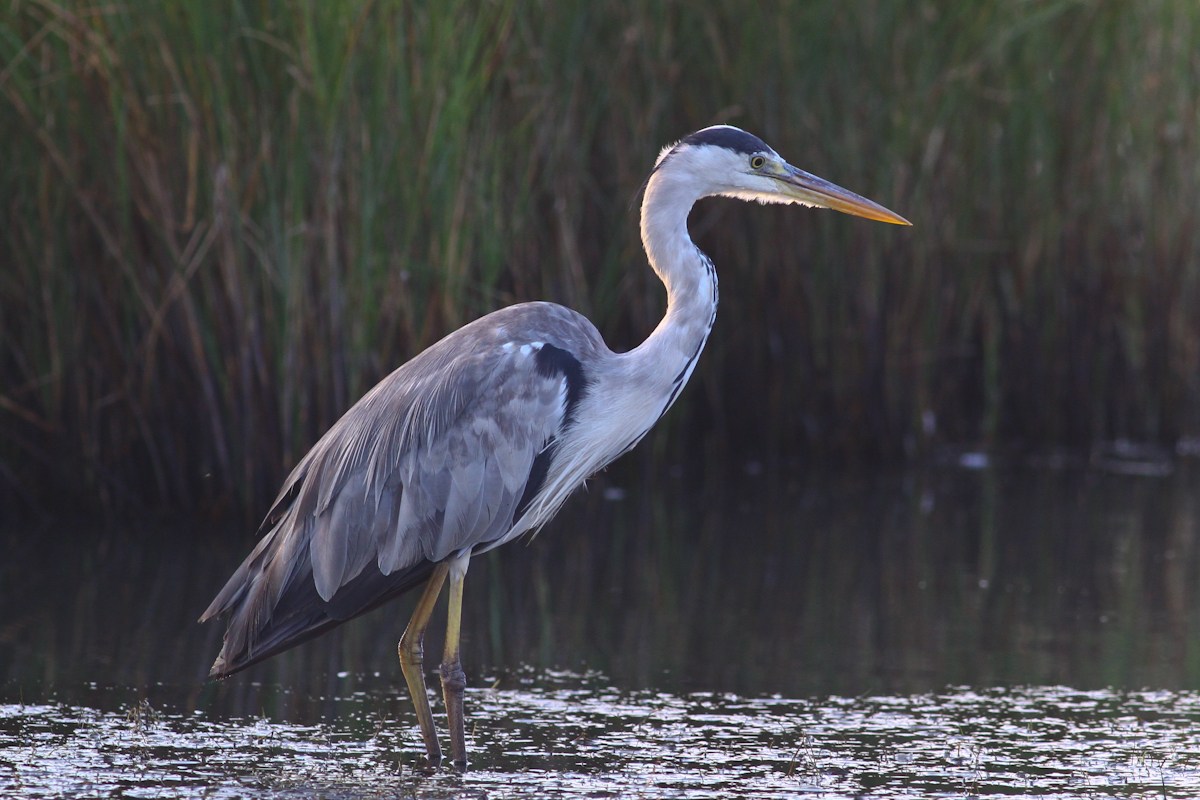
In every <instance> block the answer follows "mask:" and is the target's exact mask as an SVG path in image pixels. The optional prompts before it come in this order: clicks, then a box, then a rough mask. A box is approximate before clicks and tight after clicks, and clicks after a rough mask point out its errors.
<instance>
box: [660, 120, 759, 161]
mask: <svg viewBox="0 0 1200 800" xmlns="http://www.w3.org/2000/svg"><path fill="white" fill-rule="evenodd" d="M679 144H687V145H693V146H697V145H702V144H710V145H713V146H715V147H724V148H725V149H726V150H732V151H733V152H735V153H744V154H745V155H750V154H752V153H770V152H771V148H769V147H767V143H766V142H764V141H763V140H762V139H760V138H758V137H757V136H755V135H754V134H752V133H746V132H745V131H744V130H742V129H741V128H734V127H731V126H729V125H714V126H713V127H711V128H705V129H704V130H702V131H696V132H695V133H693V134H692V135H691V136H688V137H685V138H684V139H683V141H681V142H680V143H679ZM676 146H678V145H676Z"/></svg>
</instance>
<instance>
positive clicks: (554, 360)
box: [535, 343, 587, 426]
mask: <svg viewBox="0 0 1200 800" xmlns="http://www.w3.org/2000/svg"><path fill="white" fill-rule="evenodd" d="M535 363H536V364H537V371H538V374H539V375H541V376H542V377H545V378H553V377H554V376H555V375H562V376H563V377H565V378H566V379H567V410H566V413H565V414H564V415H563V425H564V426H565V425H566V424H568V423H569V422H571V420H572V419H573V418H574V415H575V407H576V406H578V405H579V401H580V400H581V399H582V398H583V393H584V392H585V391H586V390H587V378H586V377H585V376H584V374H583V364H581V363H579V359H578V358H576V357H575V356H574V355H573V354H572V353H570V352H569V351H567V350H563V349H562V348H561V347H555V346H554V345H552V344H549V343H546V344H543V345H542V347H541V349H540V350H538V353H537V357H536V359H535Z"/></svg>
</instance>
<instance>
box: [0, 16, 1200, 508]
mask: <svg viewBox="0 0 1200 800" xmlns="http://www.w3.org/2000/svg"><path fill="white" fill-rule="evenodd" d="M1198 25H1200V10H1198V9H1197V8H1196V7H1195V6H1193V5H1192V4H1188V3H1183V2H1155V0H1143V1H1141V2H1109V3H1079V2H1051V1H1050V0H1031V1H1030V2H1023V3H1012V2H1000V0H985V1H984V2H979V3H970V4H965V3H952V2H940V3H937V2H927V3H915V2H901V0H854V1H853V2H847V3H785V2H776V3H760V4H755V5H754V6H747V5H746V4H743V3H738V2H733V1H732V0H726V1H725V2H711V3H672V4H667V3H652V2H643V3H639V2H616V0H612V1H609V0H605V1H604V2H599V3H596V2H583V0H576V1H575V2H559V3H515V2H486V3H467V2H462V3H450V2H442V3H433V2H400V1H399V0H377V2H345V3H315V2H288V3H284V2H254V3H250V2H236V1H235V0H205V1H204V2H200V0H180V2H176V3H170V4H159V3H153V2H148V0H131V2H126V3H123V4H104V3H99V2H63V3H52V2H46V1H45V0H14V2H10V3H7V4H5V5H4V7H3V9H0V105H3V107H4V112H3V113H0V137H2V139H0V140H2V141H3V142H4V143H5V151H6V152H5V156H4V158H2V159H0V197H3V207H2V208H0V214H2V215H3V223H2V224H0V498H3V499H4V502H5V503H6V504H7V505H9V506H10V507H11V506H12V502H10V501H15V499H16V498H17V497H18V496H23V497H24V498H26V500H28V501H30V502H32V503H34V504H40V505H42V506H43V507H45V506H49V505H53V506H55V507H58V506H60V505H62V504H63V503H74V502H81V503H83V504H85V505H93V506H94V505H101V506H103V507H107V508H112V509H115V510H121V509H127V508H131V507H144V506H149V507H171V508H180V509H197V510H199V509H203V510H204V511H205V512H206V513H223V512H228V511H230V510H232V509H235V508H241V509H245V510H247V511H248V512H249V513H255V512H257V511H258V510H260V509H261V507H262V504H263V503H265V502H266V501H267V500H268V499H269V497H270V496H271V495H272V494H273V493H274V491H275V490H276V488H277V486H278V482H279V480H280V479H281V478H282V476H283V474H284V473H285V471H286V470H287V469H288V467H289V466H290V465H291V464H293V463H294V462H295V461H296V460H297V459H298V458H299V457H300V456H301V455H302V454H303V453H304V452H305V450H306V449H307V447H308V446H310V445H311V444H312V442H314V441H315V440H316V438H317V437H318V436H319V435H320V434H321V433H322V432H323V431H324V430H325V429H326V428H327V427H328V426H329V425H330V424H331V423H332V422H333V421H334V420H335V419H336V418H337V417H338V416H339V415H340V414H341V412H342V411H344V410H345V409H346V408H347V407H348V406H349V405H350V404H351V403H352V402H353V401H354V400H355V399H356V398H357V397H358V396H359V395H360V394H361V393H362V392H364V391H365V390H366V389H367V388H369V387H370V386H371V385H372V384H373V383H374V382H375V381H377V380H378V379H379V378H381V377H383V376H384V375H386V374H387V373H388V372H389V371H390V370H392V369H393V368H395V367H396V366H398V365H399V364H401V363H403V361H404V360H405V359H407V358H408V357H410V356H411V355H413V354H414V353H416V352H418V351H419V350H420V349H422V348H423V347H425V346H427V345H428V344H430V343H432V342H433V341H435V340H436V339H437V338H439V337H440V336H441V335H443V334H445V333H446V332H448V331H449V330H451V329H453V328H454V327H456V326H458V325H460V324H462V323H464V322H466V321H468V320H470V319H472V318H474V317H476V316H478V315H479V314H482V313H485V312H487V311H489V310H491V309H494V308H496V307H498V306H501V305H504V304H507V303H511V302H516V301H521V300H528V299H550V300H556V301H559V302H563V303H566V304H569V305H572V306H574V307H576V308H578V309H580V310H581V311H583V312H584V313H587V314H589V315H590V316H592V318H593V319H594V320H595V321H596V322H597V324H598V325H599V327H600V328H601V330H602V331H603V332H604V333H605V335H606V336H607V337H608V338H609V341H610V343H612V344H613V345H614V346H616V347H619V348H624V347H629V346H632V345H634V344H635V343H636V342H637V341H639V340H640V339H641V338H642V337H643V336H644V335H645V334H646V333H648V332H649V330H650V329H651V328H652V327H653V325H654V324H655V322H656V321H657V318H658V315H659V314H660V313H661V311H662V304H663V296H662V291H661V289H660V287H659V286H658V284H657V281H656V279H655V278H654V276H653V275H652V274H651V273H650V272H649V270H647V269H646V268H645V260H644V257H643V256H642V254H641V250H640V245H639V243H638V240H637V226H636V211H635V210H631V207H630V204H631V201H632V200H633V198H634V196H635V193H636V190H637V187H638V186H639V185H640V183H641V181H642V180H643V178H644V177H645V174H646V172H647V171H648V169H649V168H650V166H651V164H652V163H653V157H654V155H655V153H656V152H657V150H658V148H659V147H660V146H662V145H663V144H664V143H666V142H668V141H670V140H672V139H673V138H678V137H679V136H681V135H684V134H686V133H687V132H689V131H690V130H693V129H695V128H698V127H701V126H703V125H707V124H712V123H714V122H725V121H727V122H730V123H733V124H737V125H740V126H742V127H745V128H747V129H750V130H752V131H755V132H757V133H759V134H761V135H762V136H763V137H764V138H766V139H767V140H768V141H769V142H771V143H772V144H774V145H775V146H776V147H777V148H778V149H779V151H780V152H781V153H783V154H784V155H785V157H787V158H788V159H789V160H791V161H792V162H793V163H795V164H798V165H800V166H802V167H804V168H805V169H808V170H810V171H812V172H815V173H817V174H819V175H822V176H823V177H827V178H829V179H831V180H834V181H836V182H838V183H840V184H842V185H844V186H846V187H848V188H851V189H853V190H855V191H858V192H860V193H862V194H866V195H868V196H871V197H873V198H875V199H878V200H879V201H881V202H883V203H884V204H886V205H888V206H890V207H892V208H894V209H896V210H897V211H899V212H900V213H902V214H904V215H906V216H907V217H909V218H910V219H911V220H912V221H913V222H914V224H915V226H916V227H915V228H913V229H911V230H904V231H902V230H898V229H893V228H890V227H886V226H882V225H876V224H870V223H866V222H864V221H861V220H852V219H849V218H841V217H840V216H838V215H834V214H831V213H830V212H820V213H817V212H804V211H799V210H796V209H761V208H753V209H748V208H742V207H739V206H737V205H736V204H733V203H729V202H725V201H719V200H714V201H705V202H704V203H702V204H701V206H700V207H699V208H698V209H697V212H696V213H695V214H694V215H693V218H692V227H693V231H694V233H695V235H696V236H697V238H698V240H699V241H700V243H701V245H702V247H704V248H705V249H706V250H707V251H708V252H709V253H710V254H711V255H712V256H713V258H714V260H715V261H716V263H717V265H718V270H719V271H720V273H721V277H722V281H723V283H722V299H723V308H722V313H721V316H720V318H719V320H718V328H717V331H716V333H715V334H714V336H713V339H712V341H711V344H710V346H709V347H710V352H709V353H708V354H707V355H706V358H705V359H704V360H703V361H702V364H701V367H700V369H699V371H698V373H697V376H696V379H695V381H694V383H695V386H693V388H692V389H690V390H689V392H687V393H686V394H685V396H684V398H683V401H682V404H681V407H680V408H678V409H677V410H675V411H674V412H672V414H671V415H669V416H668V418H667V419H666V420H664V427H663V430H662V431H661V432H660V434H659V435H658V436H656V438H655V440H654V442H653V445H652V447H651V450H650V451H649V452H650V453H651V454H652V455H655V456H657V457H659V458H664V457H667V456H668V455H669V456H671V457H673V458H682V457H699V458H700V460H701V463H706V462H715V461H716V460H717V459H719V458H720V457H721V456H722V455H727V454H730V453H754V454H755V455H756V456H757V457H760V458H764V459H767V460H772V459H777V458H783V457H798V458H804V459H810V460H833V459H837V460H846V459H851V460H853V459H859V460H862V459H871V460H875V459H879V458H892V459H896V458H902V457H905V456H906V455H907V456H909V457H912V456H919V455H920V454H921V453H923V452H925V451H926V450H927V448H929V447H930V446H933V445H936V444H937V443H938V442H960V443H963V442H966V443H971V444H983V445H991V444H997V443H1004V442H1016V443H1021V444H1024V445H1038V444H1042V443H1053V444H1066V445H1087V444H1089V443H1091V442H1093V441H1095V440H1097V439H1103V438H1114V437H1129V438H1134V439H1148V440H1155V441H1159V442H1163V443H1173V442H1174V441H1175V440H1176V439H1178V438H1179V437H1182V436H1185V435H1191V434H1195V433H1197V432H1200V383H1198V378H1200V318H1198V317H1200V303H1198V302H1197V301H1198V300H1200V297H1198V287H1197V261H1198V259H1197V249H1198V246H1200V245H1198V243H1197V242H1196V240H1195V237H1194V235H1193V230H1194V229H1195V228H1196V224H1195V223H1196V221H1197V220H1196V216H1197V212H1196V209H1198V208H1200V202H1197V201H1198V200H1200V198H1198V197H1197V194H1198V193H1200V190H1198V187H1200V181H1198V180H1197V178H1198V177H1200V176H1198V175H1197V173H1198V171H1200V148H1198V146H1197V144H1198V142H1197V133H1196V131H1197V125H1196V122H1197V111H1198V100H1200V97H1198V95H1200V80H1198V79H1200V74H1198V73H1200V55H1197V54H1198V53H1200V29H1198Z"/></svg>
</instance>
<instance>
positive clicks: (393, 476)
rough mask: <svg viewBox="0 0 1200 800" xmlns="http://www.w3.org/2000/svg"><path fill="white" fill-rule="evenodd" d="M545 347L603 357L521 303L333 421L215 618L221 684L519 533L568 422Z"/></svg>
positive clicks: (557, 311)
mask: <svg viewBox="0 0 1200 800" xmlns="http://www.w3.org/2000/svg"><path fill="white" fill-rule="evenodd" d="M517 331H519V334H518V333H516V332H517ZM542 342H555V343H556V344H555V347H556V348H558V349H559V350H563V351H567V350H569V351H570V352H573V353H575V354H577V355H576V356H575V357H576V358H586V357H587V356H588V355H589V354H590V353H594V352H596V351H597V348H598V347H602V346H603V342H602V340H601V339H600V337H599V334H598V333H596V331H595V328H594V327H592V326H591V324H590V323H589V322H587V320H586V319H584V318H583V317H581V316H579V315H577V314H575V312H571V311H569V310H567V309H563V308H561V307H559V306H553V305H551V304H545V303H534V304H525V305H521V306H512V307H509V308H507V309H503V310H501V311H499V312H495V313H494V314H491V315H489V316H488V317H484V318H483V319H481V320H477V321H476V322H475V323H472V324H471V325H468V326H465V327H464V328H461V329H460V330H458V331H456V332H455V333H453V334H451V335H450V336H448V337H446V338H445V339H443V340H442V341H441V342H439V343H437V344H435V345H434V346H432V347H430V348H429V349H427V350H426V351H424V352H423V353H421V354H420V355H419V356H417V357H416V358H414V359H412V360H411V361H409V362H408V363H407V364H405V365H404V366H402V367H400V368H399V369H398V370H396V371H395V372H393V373H392V374H391V375H389V376H388V377H387V378H385V379H384V380H383V381H381V382H380V383H379V384H378V385H377V386H376V387H375V388H373V389H372V390H371V391H370V392H368V393H367V394H366V395H364V396H363V398H362V399H361V400H359V402H358V403H356V404H355V405H354V407H353V408H351V409H350V410H349V411H348V412H347V413H346V414H345V416H343V417H342V418H341V419H340V420H339V421H338V422H337V423H335V424H334V426H333V427H332V428H331V429H330V430H329V431H328V432H327V433H326V434H325V436H324V437H322V438H321V440H320V441H319V442H318V443H317V444H316V445H315V446H314V447H313V449H312V451H310V452H309V454H308V455H306V456H305V458H304V459H303V460H302V461H301V463H300V464H299V465H297V467H296V469H295V470H293V472H292V474H291V475H290V476H289V477H288V480H287V481H286V482H285V484H284V487H285V488H284V489H283V491H282V492H281V493H280V496H279V498H278V499H277V500H276V503H275V504H274V506H273V507H272V510H271V514H270V515H269V516H268V520H267V522H266V523H264V528H266V529H267V530H266V531H265V535H264V538H263V539H262V541H260V542H259V544H258V546H257V547H256V548H255V549H254V551H253V552H252V553H251V554H250V556H249V557H248V558H247V559H246V561H245V562H244V563H243V564H242V566H241V567H240V568H239V569H238V570H237V571H236V572H235V573H234V575H233V577H232V578H231V579H230V581H229V582H228V583H227V584H226V586H225V588H224V589H223V590H222V591H221V592H220V593H219V594H218V595H217V598H216V599H215V600H214V601H213V603H212V605H210V606H209V609H208V610H207V611H206V612H205V614H204V616H203V617H202V620H204V619H209V618H211V617H212V616H216V615H218V614H223V613H230V614H231V618H230V624H229V629H228V631H227V632H226V639H225V645H224V647H223V648H222V651H221V655H220V656H219V657H218V659H217V663H216V664H214V666H213V673H214V674H215V675H219V676H223V675H227V674H230V673H231V672H234V671H237V670H239V669H242V668H244V667H245V666H248V665H249V664H251V663H254V662H256V661H258V660H259V659H260V658H263V657H266V655H271V654H274V653H276V652H279V651H280V650H282V649H286V648H287V647H289V646H291V645H292V644H294V643H297V642H299V641H303V640H304V639H306V638H309V637H311V636H312V635H316V632H320V631H323V630H326V629H327V628H328V627H329V626H331V625H333V624H337V622H339V621H341V620H343V619H347V618H349V616H353V615H355V614H357V613H362V611H364V610H367V609H369V608H371V607H374V605H375V604H377V602H382V601H379V600H377V599H376V598H374V597H372V596H371V595H370V593H371V592H374V593H376V594H378V595H379V596H380V597H383V596H385V595H386V597H390V596H393V595H394V593H395V592H399V591H402V590H404V589H406V588H407V587H408V586H409V585H411V583H412V582H413V581H415V580H419V579H423V576H424V575H426V574H427V573H428V570H427V568H426V567H425V566H423V565H428V564H431V563H432V562H436V561H439V560H442V559H444V558H446V557H448V556H450V555H453V554H454V553H457V552H460V551H462V550H464V549H470V548H472V547H476V546H479V545H481V544H488V543H492V542H496V541H497V540H499V539H501V538H502V537H504V536H505V535H506V534H507V533H508V532H509V531H510V530H511V528H512V525H513V522H514V520H513V514H514V512H515V510H516V508H517V506H518V503H519V499H520V498H521V497H522V495H523V493H524V492H525V489H526V484H527V483H528V481H529V476H530V472H531V469H532V468H533V463H534V459H535V457H536V455H537V454H538V453H539V452H542V450H543V449H544V448H545V447H546V445H547V444H548V443H549V442H551V441H552V440H553V439H554V437H555V435H556V434H557V433H558V432H559V431H560V429H561V427H562V425H563V424H564V421H565V419H566V418H567V414H568V411H569V408H568V403H567V394H566V383H565V378H564V377H563V376H562V375H560V374H556V373H553V372H547V370H545V369H544V368H543V369H539V368H538V366H537V363H536V353H537V352H538V351H537V349H536V348H537V347H540V346H541V343H542ZM523 343H531V344H532V345H533V346H532V347H522V346H521V345H522V344H523ZM305 586H307V587H309V588H307V589H305V588H304V587H305ZM343 595H345V596H343ZM331 620H333V621H331ZM260 645H261V647H260ZM256 648H258V649H256ZM268 651H269V652H268Z"/></svg>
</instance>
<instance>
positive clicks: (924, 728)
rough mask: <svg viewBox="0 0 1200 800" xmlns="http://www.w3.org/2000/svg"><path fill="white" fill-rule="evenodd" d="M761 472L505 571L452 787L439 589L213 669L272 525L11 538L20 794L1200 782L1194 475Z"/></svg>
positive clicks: (3, 544)
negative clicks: (440, 710) (408, 673)
mask: <svg viewBox="0 0 1200 800" xmlns="http://www.w3.org/2000/svg"><path fill="white" fill-rule="evenodd" d="M750 466H751V469H749V470H748V473H752V474H747V475H741V476H738V477H737V478H735V479H731V480H728V481H724V482H721V483H719V484H718V485H716V486H712V487H706V489H705V491H703V492H697V491H695V489H694V488H692V489H689V488H687V487H685V486H684V485H683V482H682V481H675V480H673V479H671V478H670V477H661V478H657V479H655V480H654V482H653V484H652V485H651V486H648V487H637V486H629V487H624V486H619V485H616V479H615V478H614V477H612V476H607V477H605V478H604V479H602V480H601V481H599V482H597V484H596V485H594V486H593V489H592V491H590V492H589V493H587V494H586V495H583V496H581V497H580V498H578V499H577V501H574V502H573V503H572V504H571V505H570V506H569V507H568V509H566V510H565V511H564V513H563V515H561V516H560V518H559V519H558V520H556V521H555V522H554V523H553V524H552V525H551V526H550V527H549V528H548V529H547V530H546V532H545V533H544V534H543V535H542V536H541V537H539V538H538V539H537V540H535V541H534V542H533V543H532V545H530V546H524V545H521V544H517V545H510V546H509V547H507V548H505V549H503V550H501V551H498V552H496V553H494V554H489V555H487V556H485V557H482V558H479V559H476V561H475V563H473V564H472V567H471V572H470V575H469V579H468V583H467V593H466V609H465V621H464V624H465V641H464V646H465V648H466V650H465V657H466V659H467V662H468V665H467V668H468V675H469V682H470V684H471V689H470V691H469V694H468V698H467V714H468V739H469V742H470V747H471V754H472V759H473V763H472V770H471V771H470V772H469V773H468V774H467V775H466V776H457V775H455V774H453V773H452V772H449V771H443V772H439V773H436V774H432V775H430V774H424V773H423V772H422V771H421V769H420V767H421V758H420V756H419V754H420V752H421V747H420V738H419V734H418V732H417V730H416V724H415V717H414V716H413V714H412V712H411V707H410V704H409V703H408V701H407V699H406V698H405V696H404V693H403V688H402V687H403V681H402V679H401V677H400V675H399V668H398V665H397V663H396V657H395V643H396V640H397V638H398V637H399V634H400V632H401V631H402V629H403V626H404V622H405V621H406V619H407V616H408V614H409V612H410V609H411V606H412V604H413V602H414V599H413V598H404V599H402V600H401V601H399V602H397V603H395V604H393V605H391V606H388V607H385V608H384V609H380V610H379V611H377V612H373V613H372V614H370V615H368V616H366V617H363V618H361V619H359V620H356V621H354V622H353V623H351V624H348V625H346V626H343V627H342V628H341V629H339V630H337V631H335V632H334V633H332V634H330V635H328V636H326V637H324V638H322V639H320V640H317V641H316V642H313V643H311V644H309V645H305V646H303V647H301V648H298V649H296V650H294V651H291V652H289V653H287V654H284V655H282V656H280V657H278V658H276V659H272V660H271V661H269V662H267V663H265V664H262V665H259V666H258V667H256V668H254V669H252V670H249V671H248V672H247V673H244V674H243V675H240V676H238V677H236V678H234V679H231V680H229V681H226V682H224V683H221V684H213V683H209V682H207V681H205V679H204V675H205V672H206V670H207V667H208V665H209V663H211V661H212V658H213V657H214V656H215V654H216V651H217V649H218V648H219V640H220V633H221V631H220V629H218V628H216V627H214V626H199V625H196V624H195V622H194V620H195V618H196V617H197V616H199V613H200V611H202V610H203V608H204V607H205V605H207V603H208V601H209V600H210V599H211V597H212V595H213V594H214V593H215V591H216V590H217V589H218V588H219V587H220V585H221V583H222V582H223V580H224V578H225V577H226V576H227V575H228V574H229V572H230V571H231V570H232V569H233V567H235V566H236V564H237V563H238V561H240V559H241V558H242V556H243V555H244V554H245V552H246V551H247V550H248V548H249V544H250V542H249V540H248V539H247V537H246V536H245V534H244V531H243V530H240V529H239V528H238V527H237V526H221V527H213V526H203V525H178V524H175V525H169V526H163V525H158V526H152V525H143V526H133V527H123V528H113V529H107V530H103V531H98V530H62V529H55V528H43V529H23V530H7V531H5V532H4V533H0V556H2V557H3V562H0V563H2V566H0V795H2V796H10V795H14V794H15V795H21V796H45V797H51V796H106V797H145V796H154V797H174V796H180V797H184V796H197V795H207V796H211V797H235V796H242V797H260V796H305V797H308V796H329V797H368V796H369V797H375V796H413V795H416V796H419V797H424V796H428V797H443V796H460V795H463V796H480V795H486V796H488V797H514V796H517V797H520V796H529V797H556V796H558V797H575V796H579V797H584V796H587V797H596V796H622V797H624V796H641V797H660V796H661V797H678V796H696V797H702V796H712V795H713V794H716V793H722V794H731V795H735V796H746V797H780V796H810V795H811V796H823V797H836V796H853V795H855V794H863V793H866V794H868V795H869V796H894V795H897V794H905V793H909V794H915V795H918V796H929V795H939V794H940V795H947V796H970V795H976V796H984V795H993V794H1025V795H1033V796H1063V797H1066V796H1080V795H1088V794H1095V795H1102V796H1110V795H1120V796H1137V795H1147V796H1149V795H1156V796H1164V795H1166V796H1194V795H1196V794H1197V793H1198V792H1200V772H1198V770H1200V752H1198V747H1197V744H1196V742H1197V741H1200V737H1197V735H1196V734H1197V733H1200V727H1197V724H1198V722H1200V719H1198V717H1197V714H1198V713H1200V694H1198V693H1197V691H1198V690H1200V650H1198V649H1197V644H1196V643H1197V641H1198V639H1197V633H1198V631H1197V629H1196V628H1197V622H1196V620H1197V615H1196V613H1195V612H1196V610H1197V591H1196V588H1197V548H1196V531H1197V522H1198V520H1197V513H1196V512H1197V509H1196V504H1195V501H1194V500H1193V498H1195V497H1197V496H1200V495H1198V494H1197V490H1200V486H1198V485H1197V483H1198V479H1197V476H1196V475H1194V474H1192V473H1190V472H1188V471H1186V470H1181V469H1174V470H1158V471H1157V472H1153V473H1151V474H1143V475H1128V474H1113V473H1112V471H1108V472H1105V471H1098V470H1079V471H1063V470H1059V471H1055V470H1044V469H1042V470H1036V469H1025V470H1015V471H1006V472H996V471H989V470H942V471H933V472H929V473H922V474H900V475H890V476H877V477H873V478H866V479H864V478H856V479H841V480H815V479H812V478H806V477H804V476H791V477H787V476H780V475H772V474H770V471H767V473H765V474H757V473H758V472H759V471H758V470H757V468H755V466H754V465H750ZM251 528H253V525H247V526H245V529H251ZM440 624H441V622H440V621H439V618H438V617H435V620H434V622H433V626H432V627H431V635H430V637H429V641H428V643H427V652H429V653H437V652H440V641H439V640H440V637H439V636H438V635H437V634H436V633H435V632H434V631H436V630H437V628H438V626H439V625H440ZM432 685H435V686H436V683H435V682H434V683H433V684H432Z"/></svg>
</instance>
